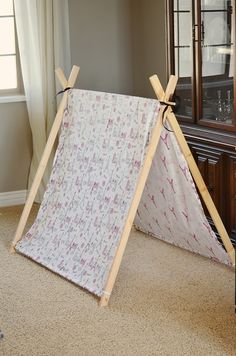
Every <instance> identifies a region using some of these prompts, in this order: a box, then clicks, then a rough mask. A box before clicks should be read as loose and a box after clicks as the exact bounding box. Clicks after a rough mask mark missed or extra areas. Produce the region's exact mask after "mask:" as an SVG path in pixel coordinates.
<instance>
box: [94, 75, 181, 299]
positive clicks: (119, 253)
mask: <svg viewBox="0 0 236 356" xmlns="http://www.w3.org/2000/svg"><path fill="white" fill-rule="evenodd" d="M176 84H177V77H175V76H173V75H172V76H171V77H170V80H169V83H168V85H167V88H166V93H164V92H163V95H162V96H161V98H162V100H163V101H165V100H169V98H170V97H171V96H172V95H173V93H174V91H175V87H176ZM159 86H160V82H159V83H156V85H155V89H156V91H157V92H159V90H160V88H159ZM164 108H165V107H162V108H161V110H160V112H159V115H158V120H157V122H156V125H155V127H154V129H153V132H152V136H151V140H150V143H149V146H148V150H147V155H146V159H145V162H144V165H143V168H142V170H141V172H140V176H139V179H138V183H137V186H136V190H135V194H134V198H133V201H132V204H131V207H130V209H129V213H128V217H127V220H126V223H125V226H124V230H123V233H122V236H121V239H120V242H119V245H118V247H117V250H116V254H115V257H114V260H113V264H112V266H111V269H110V272H109V275H108V279H107V282H106V285H105V288H104V292H103V295H102V297H101V300H100V306H106V305H107V304H108V302H109V299H110V295H111V292H112V289H113V286H114V283H115V280H116V277H117V274H118V271H119V267H120V264H121V260H122V257H123V254H124V251H125V247H126V244H127V242H128V238H129V234H130V231H131V228H132V225H133V221H134V218H135V215H136V212H137V209H138V205H139V202H140V200H141V196H142V193H143V189H144V187H145V183H146V180H147V177H148V174H149V171H150V168H151V165H152V160H153V157H154V155H155V152H156V148H157V145H158V142H159V140H160V136H161V132H162V125H163V122H164V121H165V118H166V116H167V115H168V111H170V108H168V109H167V111H166V113H165V117H164V118H163V120H161V117H162V115H163V111H164Z"/></svg>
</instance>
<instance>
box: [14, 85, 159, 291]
mask: <svg viewBox="0 0 236 356" xmlns="http://www.w3.org/2000/svg"><path fill="white" fill-rule="evenodd" d="M158 112H159V102H158V101H157V100H152V99H144V98H137V97H130V96H124V95H117V94H108V93H100V92H92V91H85V90H78V89H77V90H76V89H73V90H71V91H70V93H69V97H68V105H67V109H66V110H65V113H64V118H63V123H62V129H61V134H60V139H59V145H58V149H57V152H56V156H55V159H54V165H53V170H52V174H51V177H50V182H49V184H48V187H47V190H46V192H45V194H44V199H43V202H42V204H41V207H40V210H39V213H38V216H37V218H36V220H35V222H34V224H33V226H32V227H31V229H30V230H29V232H28V233H27V234H26V235H25V236H24V237H23V239H22V240H20V241H19V242H18V244H17V246H16V249H17V250H18V251H19V252H21V253H23V254H25V255H27V256H29V257H31V258H32V259H33V260H35V261H37V262H39V263H41V264H42V265H44V266H46V267H48V268H49V269H51V270H53V271H54V272H57V273H59V274H60V275H62V276H64V277H65V278H67V279H69V280H71V281H73V282H75V283H76V284H78V285H80V286H82V287H85V288H86V289H88V290H89V291H91V292H92V293H94V294H96V295H98V296H101V295H102V294H103V288H104V285H105V283H106V280H107V277H108V273H109V270H110V267H111V264H112V261H113V259H114V255H115V252H116V248H117V245H118V243H119V240H120V237H121V234H122V230H123V228H124V225H125V221H126V218H127V215H128V211H129V208H130V205H131V202H132V199H133V196H134V191H135V188H136V184H137V181H138V177H139V173H140V170H141V168H142V166H143V162H144V159H145V155H146V149H147V143H148V142H149V136H150V132H151V131H152V128H153V125H154V124H155V122H156V120H157V117H158Z"/></svg>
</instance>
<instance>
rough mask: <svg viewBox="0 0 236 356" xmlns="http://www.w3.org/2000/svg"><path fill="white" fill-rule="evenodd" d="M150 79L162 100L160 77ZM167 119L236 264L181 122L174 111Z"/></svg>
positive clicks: (226, 234) (225, 232)
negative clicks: (157, 88)
mask: <svg viewBox="0 0 236 356" xmlns="http://www.w3.org/2000/svg"><path fill="white" fill-rule="evenodd" d="M150 81H151V84H152V86H153V89H154V91H155V93H156V96H157V98H158V99H159V100H161V98H162V96H163V93H164V91H163V89H162V90H160V86H159V80H158V77H157V76H156V75H154V76H152V77H151V78H150ZM157 84H158V87H159V91H158V92H156V85H157ZM167 120H168V122H169V123H170V125H171V128H172V130H173V131H174V133H175V136H176V139H177V141H178V143H179V145H180V147H181V150H182V152H183V155H184V157H185V159H186V161H187V163H188V166H189V170H190V172H191V174H192V176H193V178H194V181H195V183H196V185H197V187H198V190H199V192H200V194H201V197H202V199H203V201H204V203H205V205H206V207H207V209H208V212H209V214H210V216H211V218H212V220H213V222H214V224H215V226H216V228H217V231H218V233H219V234H220V237H221V239H222V242H223V244H224V246H225V249H226V251H227V252H228V254H229V256H230V258H231V261H232V263H233V265H235V250H234V247H233V245H232V242H231V241H230V238H229V235H228V233H227V231H226V229H225V227H224V224H223V222H222V220H221V218H220V216H219V213H218V211H217V209H216V207H215V204H214V202H213V200H212V197H211V195H210V193H209V191H208V189H207V187H206V184H205V182H204V180H203V178H202V175H201V173H200V171H199V168H198V166H197V164H196V162H195V160H194V158H193V156H192V153H191V151H190V148H189V146H188V144H187V141H186V139H185V137H184V135H183V132H182V130H181V128H180V126H179V123H178V121H177V119H176V117H175V114H174V113H173V112H170V111H169V112H168V115H167Z"/></svg>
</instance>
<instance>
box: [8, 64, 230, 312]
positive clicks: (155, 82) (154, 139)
mask: <svg viewBox="0 0 236 356" xmlns="http://www.w3.org/2000/svg"><path fill="white" fill-rule="evenodd" d="M78 73H79V67H77V66H73V68H72V71H71V74H70V76H69V79H68V81H67V79H66V77H65V75H64V73H63V71H62V70H61V69H60V68H59V69H57V70H56V74H57V77H58V79H59V81H60V83H61V85H62V87H63V89H66V88H68V87H69V88H73V86H74V84H75V81H76V79H77V76H78ZM177 80H178V78H177V77H176V76H173V75H171V76H170V79H169V83H168V85H167V88H166V91H165V92H164V90H163V88H162V86H161V83H160V81H159V79H158V77H157V76H156V75H153V76H152V77H150V82H151V85H152V87H153V90H154V92H155V94H156V97H157V99H158V100H159V101H161V102H162V103H165V104H164V105H162V106H161V109H160V112H159V119H158V120H157V121H156V124H155V127H154V129H153V132H152V136H151V139H150V142H149V146H148V150H147V155H146V159H145V162H144V165H143V167H142V170H141V172H140V176H139V179H138V183H137V186H136V190H135V194H134V197H133V201H132V203H131V206H130V209H129V213H128V216H127V219H126V223H125V226H124V230H123V233H122V236H121V239H120V242H119V245H118V247H117V250H116V254H115V257H114V260H113V264H112V266H111V269H110V272H109V275H108V279H107V281H106V285H105V288H104V292H103V295H102V297H101V299H100V306H106V305H107V304H108V302H109V299H110V295H111V292H112V289H113V286H114V283H115V280H116V277H117V274H118V271H119V267H120V264H121V260H122V257H123V254H124V251H125V248H126V244H127V241H128V238H129V234H130V231H131V228H132V225H133V221H134V218H135V215H136V212H137V209H138V205H139V202H140V199H141V196H142V192H143V189H144V187H145V183H146V180H147V177H148V174H149V171H150V168H151V165H152V160H153V157H154V155H155V152H156V149H157V145H158V142H159V140H160V136H161V131H162V126H163V124H164V123H165V121H166V120H168V122H169V125H170V126H171V128H172V130H173V132H174V134H175V136H176V139H177V141H178V143H179V146H180V147H181V150H182V152H183V154H184V156H185V159H186V161H187V163H188V167H189V170H190V172H191V174H192V176H193V179H194V181H195V183H196V185H197V187H198V190H199V193H200V194H201V196H202V199H203V201H204V203H205V205H206V207H207V209H208V211H209V214H210V216H211V218H212V220H213V222H214V224H215V226H216V228H217V230H218V233H219V235H220V237H221V239H222V241H223V243H224V246H225V249H226V251H227V252H228V254H229V256H230V258H231V260H232V263H233V265H235V250H234V248H233V245H232V243H231V241H230V239H229V236H228V233H227V231H226V229H225V227H224V225H223V223H222V220H221V218H220V216H219V213H218V211H217V209H216V207H215V204H214V202H213V200H212V198H211V195H210V193H209V192H208V190H207V187H206V185H205V183H204V181H203V179H202V176H201V173H200V171H199V169H198V166H197V164H196V162H195V160H194V158H193V156H192V153H191V151H190V149H189V147H188V144H187V142H186V140H185V137H184V135H183V133H182V130H181V128H180V126H179V124H178V121H177V119H176V117H175V114H174V113H173V112H172V109H171V107H170V106H169V104H174V103H171V98H172V96H173V94H174V91H175V88H176V84H177ZM67 96H68V92H67V91H65V92H64V94H63V97H62V100H61V103H60V106H59V109H58V112H57V114H56V117H55V120H54V123H53V126H52V129H51V132H50V135H49V138H48V141H47V144H46V146H45V149H44V153H43V155H42V158H41V161H40V164H39V167H38V170H37V172H36V175H35V178H34V181H33V184H32V187H31V189H30V192H29V195H28V198H27V201H26V203H25V207H24V210H23V212H22V215H21V218H20V221H19V224H18V227H17V230H16V233H15V236H14V240H13V242H12V245H11V252H14V251H15V245H16V244H17V242H18V241H19V240H20V239H21V238H22V235H23V231H24V228H25V225H26V222H27V220H28V217H29V213H30V211H31V208H32V205H33V202H34V199H35V196H36V193H37V191H38V188H39V185H40V182H41V180H42V177H43V174H44V171H45V169H46V166H47V163H48V160H49V157H50V154H51V152H52V148H53V145H54V142H55V140H56V137H57V134H58V131H59V129H60V125H61V122H62V118H63V112H64V109H65V107H66V104H67ZM166 105H168V107H167V109H166V110H165V108H166ZM162 116H164V117H163V119H162V120H161V117H162Z"/></svg>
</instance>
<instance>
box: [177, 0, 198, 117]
mask: <svg viewBox="0 0 236 356" xmlns="http://www.w3.org/2000/svg"><path fill="white" fill-rule="evenodd" d="M192 52H193V49H192V1H191V0H175V1H174V59H175V61H174V62H175V74H176V75H177V76H178V77H179V80H178V84H177V89H176V98H177V102H178V107H177V110H176V113H177V114H178V115H181V116H184V117H186V118H190V119H192V73H193V53H192Z"/></svg>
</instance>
